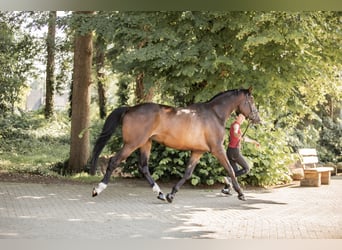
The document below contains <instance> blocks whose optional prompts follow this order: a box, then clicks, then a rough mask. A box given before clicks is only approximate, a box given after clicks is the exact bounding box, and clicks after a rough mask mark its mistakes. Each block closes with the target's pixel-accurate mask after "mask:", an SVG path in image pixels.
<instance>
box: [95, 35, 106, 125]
mask: <svg viewBox="0 0 342 250" xmlns="http://www.w3.org/2000/svg"><path fill="white" fill-rule="evenodd" d="M104 46H105V42H104V40H103V38H102V37H101V36H98V37H97V39H96V73H97V92H98V97H99V111H100V118H101V119H104V118H106V115H107V112H106V95H105V88H104V84H103V81H104V72H103V70H104V69H103V68H104V63H105V52H104V51H105V49H104Z"/></svg>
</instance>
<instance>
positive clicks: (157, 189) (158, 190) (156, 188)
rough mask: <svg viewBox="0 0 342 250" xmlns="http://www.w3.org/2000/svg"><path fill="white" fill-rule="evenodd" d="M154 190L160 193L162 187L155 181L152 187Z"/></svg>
mask: <svg viewBox="0 0 342 250" xmlns="http://www.w3.org/2000/svg"><path fill="white" fill-rule="evenodd" d="M152 191H153V192H155V193H157V194H159V193H160V192H161V190H160V187H159V186H158V184H157V183H156V182H155V183H154V185H153V187H152Z"/></svg>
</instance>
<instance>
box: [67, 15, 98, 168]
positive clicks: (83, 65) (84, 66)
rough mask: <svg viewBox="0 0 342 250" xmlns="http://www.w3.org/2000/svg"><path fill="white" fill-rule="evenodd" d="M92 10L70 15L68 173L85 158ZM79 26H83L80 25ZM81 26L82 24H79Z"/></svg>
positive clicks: (80, 165)
mask: <svg viewBox="0 0 342 250" xmlns="http://www.w3.org/2000/svg"><path fill="white" fill-rule="evenodd" d="M93 13H94V12H93V11H80V12H75V13H74V18H75V22H74V25H77V26H76V27H75V44H74V46H75V47H74V70H73V72H74V73H73V88H72V116H71V142H70V159H69V171H70V172H71V173H75V172H81V171H82V170H83V169H84V167H85V166H86V164H87V161H88V158H89V146H90V145H89V131H88V128H89V126H90V120H89V115H90V113H89V112H90V111H89V106H90V84H91V69H92V54H93V44H92V38H93V34H92V30H91V28H90V27H89V26H86V25H85V24H84V23H87V20H89V18H91V16H92V15H93ZM82 23H83V24H82ZM81 24H82V25H81Z"/></svg>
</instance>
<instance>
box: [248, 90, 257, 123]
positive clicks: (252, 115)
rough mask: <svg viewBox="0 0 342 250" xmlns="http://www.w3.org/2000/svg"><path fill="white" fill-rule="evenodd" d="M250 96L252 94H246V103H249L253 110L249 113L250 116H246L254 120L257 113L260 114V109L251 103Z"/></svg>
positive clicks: (249, 119)
mask: <svg viewBox="0 0 342 250" xmlns="http://www.w3.org/2000/svg"><path fill="white" fill-rule="evenodd" d="M248 96H250V94H248V95H246V102H245V104H247V103H248V106H249V109H250V110H251V112H250V113H249V114H248V116H247V117H246V118H247V119H248V121H249V122H250V121H253V120H255V119H256V117H257V115H258V110H257V109H256V108H255V107H253V105H252V104H251V101H250V100H249V99H248Z"/></svg>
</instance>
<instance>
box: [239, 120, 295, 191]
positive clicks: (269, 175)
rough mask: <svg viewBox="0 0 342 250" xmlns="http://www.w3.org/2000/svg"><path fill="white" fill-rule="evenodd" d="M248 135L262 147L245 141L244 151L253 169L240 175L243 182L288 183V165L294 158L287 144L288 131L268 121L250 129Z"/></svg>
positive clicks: (253, 183) (258, 184)
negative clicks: (275, 126)
mask: <svg viewBox="0 0 342 250" xmlns="http://www.w3.org/2000/svg"><path fill="white" fill-rule="evenodd" d="M248 136H249V137H251V138H255V139H256V140H257V141H258V142H259V143H260V147H259V148H256V147H255V146H254V145H253V144H251V143H244V146H243V150H242V152H243V155H245V156H246V158H247V159H248V160H249V162H250V166H251V171H250V172H249V173H248V174H247V175H245V176H241V177H239V179H240V181H241V183H243V184H247V183H248V184H251V185H256V186H272V185H279V184H284V183H288V182H289V181H290V180H291V178H290V173H289V170H288V166H289V165H290V163H292V162H293V160H294V159H293V158H292V155H291V153H292V152H291V148H290V147H289V146H288V145H287V141H286V132H285V131H284V130H283V129H281V128H274V126H273V125H272V124H271V123H266V124H264V126H263V127H261V128H256V129H250V130H249V131H248Z"/></svg>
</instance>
